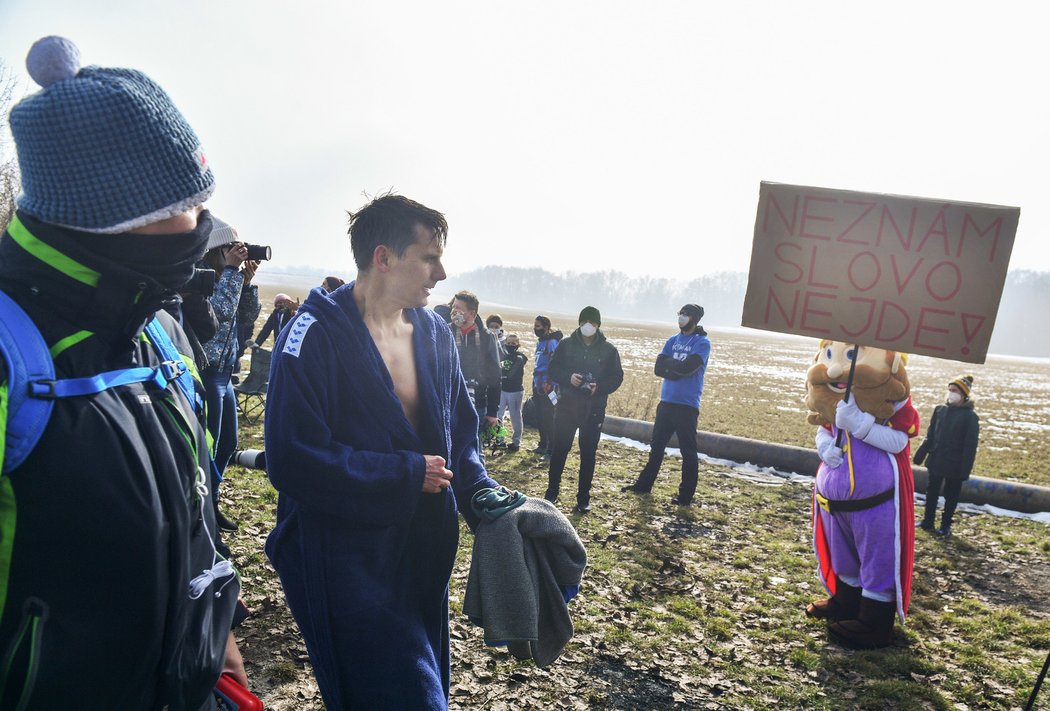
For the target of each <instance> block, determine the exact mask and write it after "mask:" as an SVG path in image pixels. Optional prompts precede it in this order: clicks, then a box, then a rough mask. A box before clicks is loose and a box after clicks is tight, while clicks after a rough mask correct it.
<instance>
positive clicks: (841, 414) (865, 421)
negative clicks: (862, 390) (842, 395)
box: [835, 399, 875, 439]
mask: <svg viewBox="0 0 1050 711" xmlns="http://www.w3.org/2000/svg"><path fill="white" fill-rule="evenodd" d="M835 424H836V425H837V426H838V427H839V429H843V430H848V431H849V433H850V434H852V435H853V436H854V437H860V438H861V439H864V438H865V437H867V436H868V432H870V431H871V426H872V425H874V424H875V415H872V414H870V413H867V412H863V411H861V409H860V408H859V407H857V403H856V402H855V401H854V400H852V399H851V400H850V401H849V402H846V401H845V400H843V401H842V402H840V403H839V404H838V405H836V406H835Z"/></svg>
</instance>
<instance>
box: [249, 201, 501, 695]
mask: <svg viewBox="0 0 1050 711" xmlns="http://www.w3.org/2000/svg"><path fill="white" fill-rule="evenodd" d="M447 229H448V228H447V224H446V222H445V218H444V216H443V215H442V214H441V213H439V212H437V211H435V210H431V209H429V208H427V207H425V206H423V205H421V204H419V203H417V202H415V201H412V200H409V199H407V198H404V197H401V196H398V195H383V196H380V197H378V198H376V199H375V200H373V201H372V202H370V203H369V204H368V205H366V206H365V207H363V208H362V209H361V210H360V211H358V212H357V213H353V214H352V215H351V218H350V241H351V247H352V249H353V253H354V260H355V262H356V263H357V266H358V274H357V280H356V281H355V282H354V283H352V284H350V285H349V287H348V288H343V289H338V290H336V291H334V292H331V293H324V292H323V290H321V289H314V290H313V291H312V292H311V293H310V295H309V297H308V298H307V299H306V301H305V302H304V303H303V305H302V307H301V308H300V309H299V313H298V314H297V316H296V318H295V320H294V321H293V322H292V323H291V324H290V325H289V326H288V327H287V328H285V329H284V331H282V333H281V336H280V337H279V339H278V341H277V344H276V346H275V348H274V359H273V366H272V370H271V377H270V385H269V391H268V394H267V403H266V404H267V407H266V456H267V465H268V471H269V475H270V480H271V481H272V482H273V485H274V486H275V487H276V488H277V490H278V491H279V492H280V498H279V501H278V506H277V526H276V528H275V529H274V531H273V533H271V534H270V537H269V539H268V541H267V543H266V552H267V554H268V555H269V557H270V560H271V561H272V562H273V564H274V567H275V568H276V570H277V572H278V574H279V575H280V577H281V583H282V585H283V587H284V591H285V595H286V597H287V599H288V604H289V606H290V607H291V610H292V613H293V615H294V616H295V619H296V622H297V623H298V625H299V629H300V630H301V631H302V633H303V637H304V639H305V640H306V645H307V649H308V650H309V652H310V659H311V661H312V663H313V665H314V670H315V673H316V675H317V681H318V685H319V686H320V689H321V694H322V696H323V697H324V700H325V703H326V705H327V706H328V707H329V708H332V709H346V708H367V709H383V708H396V709H444V708H447V706H448V692H449V633H448V582H449V578H450V576H451V573H452V566H453V562H454V560H455V556H456V548H457V545H458V537H459V523H458V515H457V514H458V513H459V512H462V513H463V515H464V517H465V518H466V520H467V523H468V524H469V525H470V526H471V528H473V527H474V526H475V525H476V524H477V518H476V516H475V515H474V514H473V512H472V511H471V508H470V499H471V497H472V496H473V495H474V493H475V492H476V491H477V490H478V489H481V488H485V487H495V486H498V484H497V483H496V482H495V481H493V480H492V479H491V478H489V477H488V475H487V474H486V473H485V468H484V466H483V464H482V463H481V460H480V458H479V456H478V416H477V413H476V412H475V410H474V405H473V403H472V402H471V400H470V396H469V395H468V393H467V387H466V383H465V382H464V379H463V375H462V373H461V372H460V367H459V357H458V355H457V352H456V346H455V343H454V342H453V340H452V336H451V333H450V331H449V328H448V326H447V324H445V322H444V321H442V320H441V318H440V317H439V316H437V315H435V314H434V313H433V312H432V311H430V310H429V309H426V308H424V307H425V306H426V303H427V298H428V297H429V295H430V290H431V289H432V288H433V287H434V286H435V285H436V284H437V282H439V281H441V280H442V279H444V278H445V271H444V268H443V267H442V265H441V256H442V253H443V250H444V244H445V238H446V234H447Z"/></svg>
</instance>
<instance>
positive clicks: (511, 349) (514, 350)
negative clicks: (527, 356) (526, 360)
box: [507, 346, 518, 353]
mask: <svg viewBox="0 0 1050 711" xmlns="http://www.w3.org/2000/svg"><path fill="white" fill-rule="evenodd" d="M507 352H508V353H517V352H518V347H517V346H507Z"/></svg>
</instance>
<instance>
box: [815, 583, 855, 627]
mask: <svg viewBox="0 0 1050 711" xmlns="http://www.w3.org/2000/svg"><path fill="white" fill-rule="evenodd" d="M859 609H860V588H855V587H853V586H852V585H846V583H844V582H842V578H838V577H836V578H835V594H834V595H833V596H832V597H830V598H827V599H826V600H814V601H813V602H811V603H809V605H807V606H806V617H813V618H816V619H818V620H831V621H833V622H835V621H838V620H853V619H856V617H857V614H858V612H859Z"/></svg>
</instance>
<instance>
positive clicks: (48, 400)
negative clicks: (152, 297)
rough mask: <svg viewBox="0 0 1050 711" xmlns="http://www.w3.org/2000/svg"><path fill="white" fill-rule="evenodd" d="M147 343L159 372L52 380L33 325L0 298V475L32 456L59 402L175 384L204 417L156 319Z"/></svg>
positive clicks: (135, 371) (187, 372)
mask: <svg viewBox="0 0 1050 711" xmlns="http://www.w3.org/2000/svg"><path fill="white" fill-rule="evenodd" d="M146 337H147V338H148V339H149V341H150V343H151V344H152V345H153V348H154V350H155V351H156V353H157V355H158V356H160V359H161V363H160V365H158V366H157V367H148V366H144V367H139V368H124V369H121V370H111V371H108V372H105V373H99V374H98V375H92V376H89V377H86V378H65V379H62V380H56V379H55V364H54V361H53V360H52V358H51V352H50V350H49V349H48V347H47V343H46V342H45V341H44V337H43V336H42V335H41V334H40V331H39V330H38V329H37V327H36V324H34V323H33V321H32V320H31V319H30V318H29V316H28V315H26V313H25V311H23V310H22V308H21V307H20V306H19V305H18V304H16V303H15V302H14V301H12V300H11V298H10V297H9V296H7V294H4V293H3V292H0V357H3V359H4V364H5V365H6V366H7V383H6V386H4V385H0V461H2V462H3V466H2V468H0V473H2V474H7V473H9V472H11V471H14V470H15V469H16V468H17V467H19V466H21V464H22V462H24V461H25V459H26V457H28V456H29V453H30V452H32V451H33V448H34V447H35V446H36V444H37V442H38V441H39V440H40V437H41V435H43V433H44V429H45V428H46V427H47V421H48V419H49V418H50V417H51V410H52V408H53V407H54V404H55V400H56V399H58V398H63V397H76V396H78V395H93V394H95V393H100V392H102V391H103V390H108V389H109V388H113V387H117V386H119V385H128V384H130V383H144V382H149V381H152V382H154V383H156V385H157V386H158V387H160V388H166V387H167V386H168V383H170V382H172V381H173V380H174V381H175V382H176V383H178V386H179V388H180V389H181V390H182V392H183V394H184V395H186V397H187V399H188V400H189V401H190V402H191V403H193V406H194V409H195V410H196V412H197V413H198V414H200V413H201V412H203V407H204V404H203V399H202V398H201V397H200V395H199V394H198V393H197V390H196V387H195V386H194V382H193V374H192V373H191V372H190V370H189V368H188V366H187V365H186V363H185V362H184V361H183V359H182V356H181V355H180V354H179V351H178V349H177V348H175V344H174V343H172V341H171V338H170V337H169V336H168V333H167V332H166V331H165V330H164V327H163V326H161V324H160V321H158V320H157V319H156V318H154V319H153V320H152V321H150V322H149V323H148V324H147V325H146ZM5 425H6V427H5Z"/></svg>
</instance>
